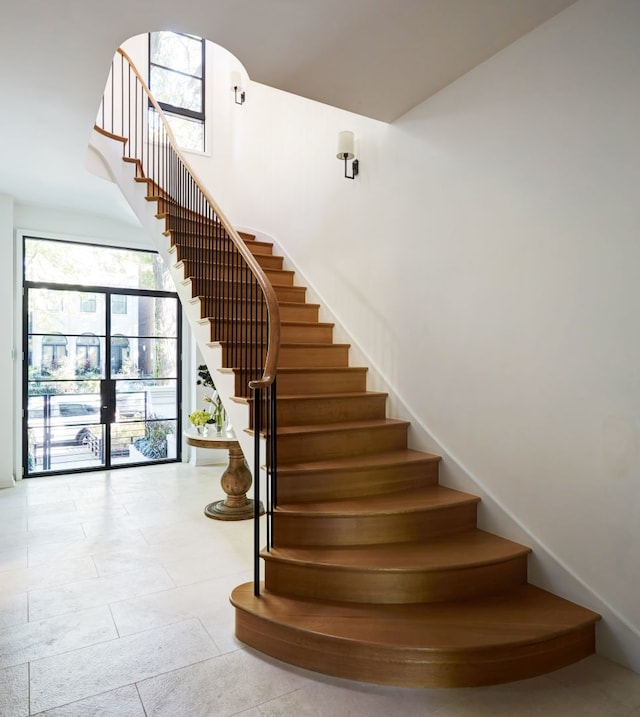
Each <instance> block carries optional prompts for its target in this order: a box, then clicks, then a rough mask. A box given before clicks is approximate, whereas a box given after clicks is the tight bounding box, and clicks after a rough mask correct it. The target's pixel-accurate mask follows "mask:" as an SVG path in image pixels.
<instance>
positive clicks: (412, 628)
mask: <svg viewBox="0 0 640 717" xmlns="http://www.w3.org/2000/svg"><path fill="white" fill-rule="evenodd" d="M231 602H232V603H233V605H234V606H235V607H237V608H238V609H240V610H249V611H251V612H254V613H255V614H256V615H258V616H260V617H261V618H262V619H263V620H265V621H267V622H271V623H282V624H284V625H289V626H291V627H293V628H296V629H298V630H302V631H305V632H309V633H312V634H314V635H322V636H326V637H327V638H329V639H333V640H336V641H340V642H355V643H358V644H359V645H368V646H371V647H374V648H375V647H382V646H386V647H389V648H391V649H392V650H397V651H401V650H403V649H404V648H406V647H410V648H413V649H417V650H419V651H421V652H426V653H434V652H438V651H446V652H449V651H455V652H468V651H472V650H473V651H475V650H482V651H487V650H492V649H493V648H504V647H507V646H516V645H522V644H526V643H537V642H540V641H543V640H546V639H549V638H550V637H553V636H558V635H561V634H564V633H566V632H568V631H570V630H573V629H575V628H576V627H580V626H587V625H592V624H594V623H595V622H597V621H598V620H599V617H600V616H599V615H597V614H596V613H594V612H592V611H591V610H588V609H586V608H583V607H581V606H579V605H576V604H575V603H572V602H570V601H568V600H565V599H563V598H560V597H557V596H556V595H553V594H551V593H549V592H547V591H545V590H541V589H540V588H537V587H535V586H533V585H530V584H528V583H527V584H524V585H519V586H516V587H514V588H513V589H512V590H510V591H508V592H503V593H500V594H497V595H491V596H487V597H484V598H476V599H474V600H460V601H450V602H441V603H428V604H411V605H406V604H404V605H389V604H362V603H342V602H325V601H316V600H311V599H303V598H289V597H284V596H281V595H275V594H273V593H271V592H269V591H267V590H264V591H263V593H262V594H261V596H260V597H259V598H256V597H254V595H253V584H252V583H246V584H244V585H240V586H238V587H237V588H235V590H234V591H233V593H232V595H231ZM489 659H490V658H489Z"/></svg>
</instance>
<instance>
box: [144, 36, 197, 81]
mask: <svg viewBox="0 0 640 717" xmlns="http://www.w3.org/2000/svg"><path fill="white" fill-rule="evenodd" d="M150 59H151V62H153V63H156V64H158V65H164V66H165V67H172V68H173V69H174V70H179V71H180V72H185V73H186V74H189V75H194V76H195V77H202V41H201V40H200V38H194V37H187V36H185V35H178V34H176V33H174V32H166V31H165V32H152V33H151V53H150Z"/></svg>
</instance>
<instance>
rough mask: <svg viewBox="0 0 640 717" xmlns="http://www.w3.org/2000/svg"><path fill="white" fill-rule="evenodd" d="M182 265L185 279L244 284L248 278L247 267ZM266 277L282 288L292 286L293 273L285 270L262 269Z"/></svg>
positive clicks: (208, 264)
mask: <svg viewBox="0 0 640 717" xmlns="http://www.w3.org/2000/svg"><path fill="white" fill-rule="evenodd" d="M179 263H182V266H183V267H184V268H183V273H184V276H185V278H187V277H190V276H203V275H204V276H208V277H209V278H210V279H211V281H212V282H221V281H223V282H231V283H233V282H243V283H244V282H246V281H247V277H250V270H249V268H248V267H247V266H242V265H239V266H227V265H224V264H214V263H207V262H201V261H196V260H191V259H189V260H183V261H182V262H176V264H178V265H179ZM264 273H265V275H266V277H267V278H268V279H269V281H270V282H271V283H272V284H279V285H282V286H293V274H294V273H293V272H292V271H287V270H285V269H264Z"/></svg>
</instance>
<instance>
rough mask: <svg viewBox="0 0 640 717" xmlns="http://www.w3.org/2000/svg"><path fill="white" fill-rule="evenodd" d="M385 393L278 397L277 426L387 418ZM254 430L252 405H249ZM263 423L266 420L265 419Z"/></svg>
mask: <svg viewBox="0 0 640 717" xmlns="http://www.w3.org/2000/svg"><path fill="white" fill-rule="evenodd" d="M385 403H386V394H379V393H363V394H360V395H356V394H346V395H341V396H340V395H338V396H332V395H322V394H320V395H315V396H300V397H299V398H297V397H290V396H286V397H284V396H278V403H277V407H276V416H277V422H278V426H280V427H281V428H283V427H284V426H308V425H321V424H327V423H341V422H344V421H368V420H374V419H382V418H384V417H385ZM250 408H251V413H250V421H251V427H253V402H251V405H250ZM263 420H264V417H263Z"/></svg>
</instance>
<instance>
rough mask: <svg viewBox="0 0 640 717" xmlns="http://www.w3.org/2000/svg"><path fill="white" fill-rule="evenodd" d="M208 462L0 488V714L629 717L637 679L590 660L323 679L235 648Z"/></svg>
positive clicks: (239, 565)
mask: <svg viewBox="0 0 640 717" xmlns="http://www.w3.org/2000/svg"><path fill="white" fill-rule="evenodd" d="M220 472H221V468H219V467H211V466H208V467H207V466H203V467H194V466H191V465H188V464H172V465H163V466H153V467H147V468H126V469H122V470H118V471H112V472H103V473H88V474H83V475H67V476H59V477H46V478H33V479H30V480H25V481H22V482H20V483H18V485H17V486H16V487H15V488H9V489H6V490H1V491H0V716H2V717H25V716H26V715H36V714H38V715H41V716H43V717H44V716H46V717H98V715H100V717H224V716H226V715H243V717H311V716H314V717H318V716H322V717H324V716H326V717H347V715H348V716H349V717H377V716H380V717H382V716H384V717H386V716H387V715H389V714H393V715H397V716H398V717H404V716H406V717H414V716H415V717H418V716H420V717H425V716H426V717H466V716H467V715H473V716H482V715H491V717H503V716H507V715H508V716H511V715H514V716H515V715H517V716H518V717H534V716H536V717H537V716H542V715H544V717H555V716H558V717H570V716H571V715H579V716H580V717H618V716H622V715H624V716H625V717H640V676H638V675H635V674H634V673H632V672H629V671H628V670H626V669H624V668H622V667H619V666H617V665H615V664H613V663H611V662H609V661H607V660H605V659H603V658H601V657H591V658H589V659H587V660H583V661H582V662H581V663H579V664H577V665H574V666H572V667H569V668H566V669H564V670H560V671H558V672H556V673H553V674H550V675H546V676H544V677H539V678H536V679H532V680H525V681H522V682H517V683H513V684H509V685H502V686H498V687H488V688H479V689H455V690H416V689H399V688H390V687H381V686H377V685H368V684H363V683H358V682H349V681H347V680H340V679H334V678H330V677H326V676H323V675H317V674H314V673H311V672H308V671H305V670H301V669H297V668H294V667H291V666H288V665H285V664H282V663H279V662H277V661H275V660H272V659H270V658H267V657H265V656H263V655H260V654H258V653H256V652H254V651H253V650H251V649H248V648H246V647H244V646H243V645H242V644H241V643H239V642H238V641H237V640H236V639H235V637H234V635H233V609H232V608H231V606H230V604H229V593H230V591H231V589H232V588H233V586H235V585H237V584H239V583H241V582H245V581H247V580H250V579H251V565H252V556H251V546H252V528H253V526H252V521H241V522H231V523H225V522H219V521H213V520H210V519H208V518H206V517H205V516H204V515H203V508H204V506H205V505H206V504H207V503H209V502H211V501H212V500H216V499H219V498H220V497H222V496H221V489H220V486H219V475H220Z"/></svg>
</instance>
